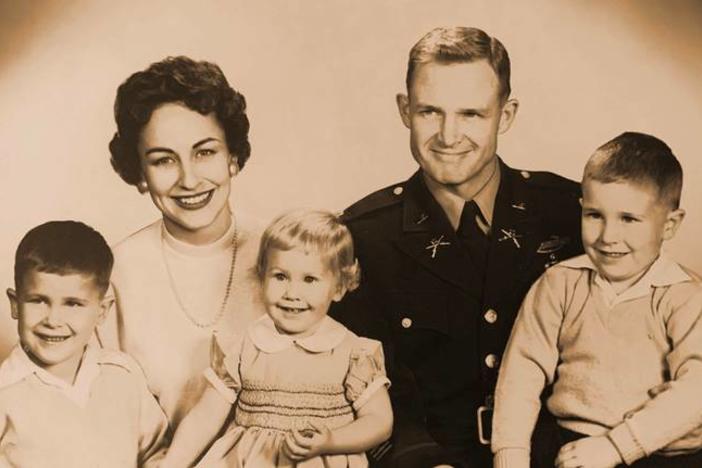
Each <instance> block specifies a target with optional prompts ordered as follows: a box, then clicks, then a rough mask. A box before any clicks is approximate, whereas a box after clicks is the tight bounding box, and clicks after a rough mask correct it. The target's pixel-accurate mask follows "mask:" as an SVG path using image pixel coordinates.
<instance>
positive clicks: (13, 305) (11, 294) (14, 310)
mask: <svg viewBox="0 0 702 468" xmlns="http://www.w3.org/2000/svg"><path fill="white" fill-rule="evenodd" d="M7 298H8V299H9V300H10V314H11V315H12V318H13V319H15V320H17V319H18V318H19V305H18V303H17V293H16V292H15V290H14V289H12V288H7Z"/></svg>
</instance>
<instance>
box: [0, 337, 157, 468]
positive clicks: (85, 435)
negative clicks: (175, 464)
mask: <svg viewBox="0 0 702 468" xmlns="http://www.w3.org/2000/svg"><path fill="white" fill-rule="evenodd" d="M167 428H168V422H167V421H166V416H165V415H164V414H163V411H161V408H159V406H158V404H157V403H156V401H155V400H154V397H153V395H151V393H149V391H148V389H147V387H146V382H145V380H144V376H143V374H142V372H141V370H140V369H139V366H137V364H136V363H134V361H133V360H132V359H131V358H130V357H129V356H127V355H125V354H123V353H120V352H117V351H107V350H104V349H99V348H92V347H90V346H88V347H87V348H86V351H85V353H84V355H83V359H82V362H81V365H80V368H79V370H78V374H77V375H76V379H75V382H74V383H73V384H69V383H67V382H65V381H63V380H61V379H59V378H58V377H56V376H54V375H53V374H50V373H49V372H47V371H46V370H44V369H42V368H40V367H39V366H37V365H36V364H34V363H33V362H32V361H31V360H30V358H29V357H28V356H27V354H26V353H25V352H24V351H23V350H22V348H21V347H20V346H19V345H18V346H16V347H15V348H14V350H13V351H12V353H11V354H10V356H9V357H8V358H7V359H6V360H5V361H4V362H3V363H2V367H0V466H3V467H5V466H7V467H9V466H13V467H14V466H22V467H33V468H49V467H52V468H53V467H71V468H95V467H101V468H128V467H134V468H135V467H137V466H139V467H147V466H151V467H153V466H157V465H158V463H159V461H160V460H161V458H162V455H163V452H164V451H165V445H164V436H165V434H166V430H167Z"/></svg>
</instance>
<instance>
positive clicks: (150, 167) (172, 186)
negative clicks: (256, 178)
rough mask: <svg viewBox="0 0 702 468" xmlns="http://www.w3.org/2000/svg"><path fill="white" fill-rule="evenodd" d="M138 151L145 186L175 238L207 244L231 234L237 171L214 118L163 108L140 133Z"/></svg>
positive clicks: (173, 106) (179, 108)
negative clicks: (231, 197)
mask: <svg viewBox="0 0 702 468" xmlns="http://www.w3.org/2000/svg"><path fill="white" fill-rule="evenodd" d="M137 149H138V152H139V158H140V161H141V167H142V174H143V177H144V182H145V183H146V188H147V189H148V191H149V193H150V194H151V198H152V200H153V201H154V204H155V205H156V206H157V207H158V209H159V210H161V213H163V219H164V223H165V225H166V229H168V231H169V232H170V233H171V234H172V235H173V236H175V237H176V238H178V239H180V240H183V241H185V242H189V243H191V244H203V243H208V242H212V241H214V240H216V239H218V238H219V237H221V236H222V235H223V234H224V233H225V232H226V231H227V229H228V228H229V224H230V222H231V213H230V211H229V192H230V188H231V187H230V186H231V176H232V175H234V173H236V170H237V167H236V160H235V159H234V158H233V156H232V155H230V154H229V150H228V148H227V142H226V138H225V134H224V130H223V129H222V126H221V125H220V124H219V122H218V120H217V118H216V117H215V116H214V114H207V115H202V114H200V113H199V112H196V111H194V110H191V109H189V108H188V107H186V106H184V105H182V104H178V103H167V104H163V105H161V106H159V107H157V108H156V109H155V110H154V111H153V113H152V114H151V119H150V120H149V121H148V122H147V124H146V125H145V126H144V128H143V129H142V131H141V135H140V138H139V144H138V147H137Z"/></svg>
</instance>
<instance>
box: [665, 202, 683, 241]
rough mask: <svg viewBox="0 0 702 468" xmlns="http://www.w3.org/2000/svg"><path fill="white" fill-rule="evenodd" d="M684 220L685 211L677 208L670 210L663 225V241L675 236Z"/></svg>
mask: <svg viewBox="0 0 702 468" xmlns="http://www.w3.org/2000/svg"><path fill="white" fill-rule="evenodd" d="M683 219H685V210H683V209H681V208H678V209H677V210H672V211H670V212H669V213H668V216H667V217H666V220H665V224H664V225H663V239H664V240H670V239H672V238H673V236H675V233H676V232H677V231H678V228H679V227H680V225H681V224H682V222H683Z"/></svg>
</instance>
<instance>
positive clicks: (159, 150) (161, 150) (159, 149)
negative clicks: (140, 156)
mask: <svg viewBox="0 0 702 468" xmlns="http://www.w3.org/2000/svg"><path fill="white" fill-rule="evenodd" d="M173 152H174V151H173V150H172V149H170V148H164V147H161V146H156V147H154V148H149V149H147V150H146V152H145V153H144V156H148V155H150V154H151V153H173Z"/></svg>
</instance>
